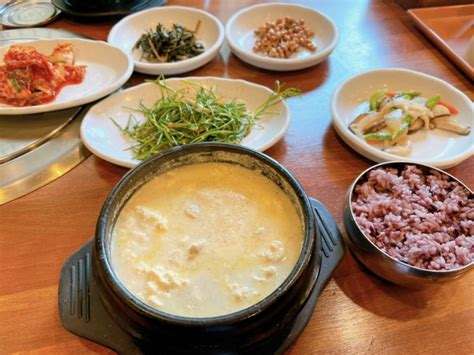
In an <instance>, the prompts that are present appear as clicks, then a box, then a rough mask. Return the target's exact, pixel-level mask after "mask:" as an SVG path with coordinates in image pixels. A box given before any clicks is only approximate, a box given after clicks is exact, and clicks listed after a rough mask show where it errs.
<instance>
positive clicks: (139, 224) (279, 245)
mask: <svg viewBox="0 0 474 355" xmlns="http://www.w3.org/2000/svg"><path fill="white" fill-rule="evenodd" d="M302 244H303V225H302V220H301V218H300V216H299V214H298V212H297V210H296V208H295V207H294V206H293V204H292V202H291V201H290V198H289V197H288V196H287V195H286V194H285V193H284V192H283V191H282V190H281V189H280V188H279V187H278V186H277V185H276V184H275V183H274V182H272V181H271V180H270V179H268V178H266V177H265V176H263V175H262V174H261V173H259V172H257V171H252V170H250V169H246V168H244V167H241V166H238V165H235V164H229V163H199V164H192V165H186V166H181V167H178V168H175V169H172V170H170V171H168V172H165V173H163V174H162V175H159V176H157V177H155V178H153V179H152V180H151V181H149V182H148V183H146V184H145V185H144V186H142V187H141V188H140V189H139V190H138V191H137V192H136V193H135V194H134V195H133V196H132V197H131V198H130V200H129V201H128V202H127V203H126V204H125V206H124V207H123V209H122V211H121V212H120V214H119V216H118V218H117V222H116V224H115V227H114V230H113V234H112V244H111V254H112V264H113V268H114V270H115V272H116V274H117V275H118V277H119V279H120V280H121V282H122V283H123V284H124V285H125V287H126V288H128V290H130V291H131V292H132V293H133V294H134V295H136V296H137V297H138V298H140V299H141V300H142V301H144V302H145V303H147V304H148V305H150V306H152V307H154V308H156V309H159V310H161V311H164V312H167V313H170V314H174V315H179V316H185V317H213V316H220V315H225V314H229V313H233V312H236V311H238V310H241V309H244V308H247V307H249V306H251V305H253V304H255V303H257V302H258V301H260V300H262V299H263V298H265V297H266V296H268V295H269V294H271V293H272V292H273V291H274V290H275V289H277V287H278V286H279V285H280V284H282V283H283V281H284V280H285V279H286V277H287V276H288V275H289V274H290V272H291V270H292V269H293V267H294V266H295V264H296V261H297V259H298V256H299V254H300V251H301V247H302Z"/></svg>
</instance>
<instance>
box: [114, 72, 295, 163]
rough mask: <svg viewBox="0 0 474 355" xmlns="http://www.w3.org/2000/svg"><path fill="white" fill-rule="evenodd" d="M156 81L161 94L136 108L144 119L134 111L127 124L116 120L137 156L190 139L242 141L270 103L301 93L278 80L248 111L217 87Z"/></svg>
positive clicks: (148, 155) (148, 154) (141, 157)
mask: <svg viewBox="0 0 474 355" xmlns="http://www.w3.org/2000/svg"><path fill="white" fill-rule="evenodd" d="M153 82H154V83H155V84H157V85H159V87H160V91H161V98H159V99H158V100H157V101H156V102H155V103H154V104H153V105H152V106H150V107H147V106H145V105H143V104H140V107H138V108H137V109H136V110H135V111H136V112H139V113H141V114H143V116H144V119H143V120H140V121H139V120H137V119H136V118H135V117H134V116H133V114H132V115H131V116H130V118H129V120H128V123H127V125H126V126H125V127H121V126H120V125H119V124H118V123H117V122H115V121H114V123H115V125H116V126H117V127H118V128H119V129H120V130H121V131H122V133H123V134H125V135H127V136H129V137H130V138H132V140H133V141H134V142H136V143H135V144H134V145H133V146H131V147H130V148H129V149H131V150H132V152H133V156H134V158H135V159H137V160H145V159H147V158H149V157H150V156H152V155H154V154H156V153H158V152H159V151H161V150H163V149H167V148H170V147H173V146H177V145H183V144H189V143H199V142H227V143H240V142H241V141H242V139H244V138H245V137H246V136H247V135H248V134H249V133H250V131H251V129H252V127H253V126H254V125H255V124H256V123H257V121H258V120H259V119H260V118H261V117H262V116H263V115H266V114H273V113H275V112H271V111H270V110H269V109H270V108H271V107H273V106H275V105H276V104H278V103H279V102H281V101H283V100H284V99H286V98H288V97H292V96H297V95H299V94H300V90H298V89H295V88H287V89H285V88H284V87H283V85H282V84H280V82H278V81H276V82H275V89H274V91H273V92H272V93H271V94H270V95H269V96H268V98H267V100H266V101H264V102H262V104H261V105H260V106H258V107H257V108H255V109H254V110H253V111H249V110H248V109H247V107H246V105H245V103H244V102H242V101H240V100H237V99H235V98H225V97H219V96H218V95H217V94H216V88H215V87H210V88H207V87H204V86H201V85H198V84H195V83H192V82H187V84H188V85H187V86H186V87H184V88H182V89H179V90H174V89H172V88H171V87H169V86H168V85H167V84H166V80H164V79H163V78H159V79H157V80H155V81H153ZM112 120H113V119H112Z"/></svg>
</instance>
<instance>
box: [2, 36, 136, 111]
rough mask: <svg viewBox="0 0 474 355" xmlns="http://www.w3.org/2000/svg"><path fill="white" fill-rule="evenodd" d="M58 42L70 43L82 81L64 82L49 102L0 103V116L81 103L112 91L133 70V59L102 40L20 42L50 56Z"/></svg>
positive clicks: (69, 39)
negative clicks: (32, 103) (82, 69)
mask: <svg viewBox="0 0 474 355" xmlns="http://www.w3.org/2000/svg"><path fill="white" fill-rule="evenodd" d="M62 42H67V43H70V44H72V47H73V52H74V58H75V65H85V66H86V70H85V75H84V79H83V80H82V82H81V83H80V84H74V85H67V86H66V87H64V88H63V89H62V90H61V92H60V93H59V94H58V96H57V97H55V98H54V100H53V101H51V102H48V103H45V104H41V105H36V106H23V107H15V106H10V105H5V104H0V115H27V114H33V113H41V112H50V111H57V110H63V109H66V108H70V107H76V106H80V105H84V104H87V103H89V102H93V101H96V100H99V99H101V98H103V97H104V96H107V95H109V94H110V93H112V92H114V91H115V90H117V89H118V88H120V87H121V86H122V85H123V84H124V83H125V82H126V81H127V80H128V79H129V78H130V76H131V75H132V73H133V62H132V60H131V58H130V56H128V55H126V54H125V53H124V52H123V51H122V50H121V49H119V48H116V47H114V46H111V45H109V44H108V43H106V42H103V41H92V40H88V39H79V38H62V39H61V38H60V39H39V40H33V41H27V42H23V43H21V45H24V46H31V47H33V48H34V49H36V50H37V51H38V52H40V53H42V54H45V55H50V54H51V53H52V51H53V49H54V48H55V47H56V46H57V45H58V44H59V43H62ZM9 48H10V45H9V46H3V47H1V48H0V58H1V60H2V62H3V57H4V55H5V54H6V52H7V51H8V49H9Z"/></svg>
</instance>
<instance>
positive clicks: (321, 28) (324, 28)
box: [225, 3, 339, 71]
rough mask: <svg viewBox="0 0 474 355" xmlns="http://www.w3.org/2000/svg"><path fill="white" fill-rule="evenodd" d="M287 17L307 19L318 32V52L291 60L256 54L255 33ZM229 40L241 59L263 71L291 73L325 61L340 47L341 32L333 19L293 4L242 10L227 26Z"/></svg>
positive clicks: (315, 40) (260, 6)
mask: <svg viewBox="0 0 474 355" xmlns="http://www.w3.org/2000/svg"><path fill="white" fill-rule="evenodd" d="M286 16H288V17H291V18H294V19H297V20H299V19H303V20H304V21H305V26H306V27H307V28H309V29H310V30H311V31H313V32H314V37H313V38H312V42H313V44H314V45H315V46H316V51H314V52H310V51H308V50H300V51H299V52H298V53H296V54H294V55H293V56H292V57H290V58H287V59H280V58H270V57H267V56H264V55H262V54H260V53H255V52H254V51H253V46H254V45H255V35H254V31H255V30H256V29H257V28H258V27H260V26H263V25H264V24H265V22H267V21H271V22H273V21H276V20H277V19H279V18H285V17H286ZM225 33H226V40H227V42H228V43H229V46H230V48H231V49H232V52H233V53H234V54H235V55H236V56H237V57H238V58H239V59H241V60H243V61H244V62H246V63H249V64H251V65H254V66H256V67H259V68H263V69H268V70H275V71H289V70H298V69H304V68H308V67H311V66H313V65H316V64H318V63H320V62H322V61H323V60H325V59H326V58H327V57H328V56H329V55H330V54H331V53H332V51H333V50H334V48H336V44H337V41H338V36H339V35H338V31H337V28H336V26H335V25H334V23H333V22H332V20H331V19H330V18H329V17H328V16H326V15H324V14H323V13H321V12H319V11H316V10H313V9H311V8H309V7H305V6H301V5H293V4H277V3H270V4H262V5H255V6H251V7H248V8H245V9H242V10H240V11H239V12H237V13H236V14H234V15H233V16H232V17H231V18H230V19H229V21H228V22H227V24H226V30H225Z"/></svg>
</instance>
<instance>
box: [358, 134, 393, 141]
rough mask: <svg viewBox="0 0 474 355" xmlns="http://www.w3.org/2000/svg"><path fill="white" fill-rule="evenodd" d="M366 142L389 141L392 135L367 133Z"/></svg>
mask: <svg viewBox="0 0 474 355" xmlns="http://www.w3.org/2000/svg"><path fill="white" fill-rule="evenodd" d="M364 139H365V140H375V141H389V140H391V139H392V135H391V134H390V133H388V132H382V133H367V134H366V135H364Z"/></svg>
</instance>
